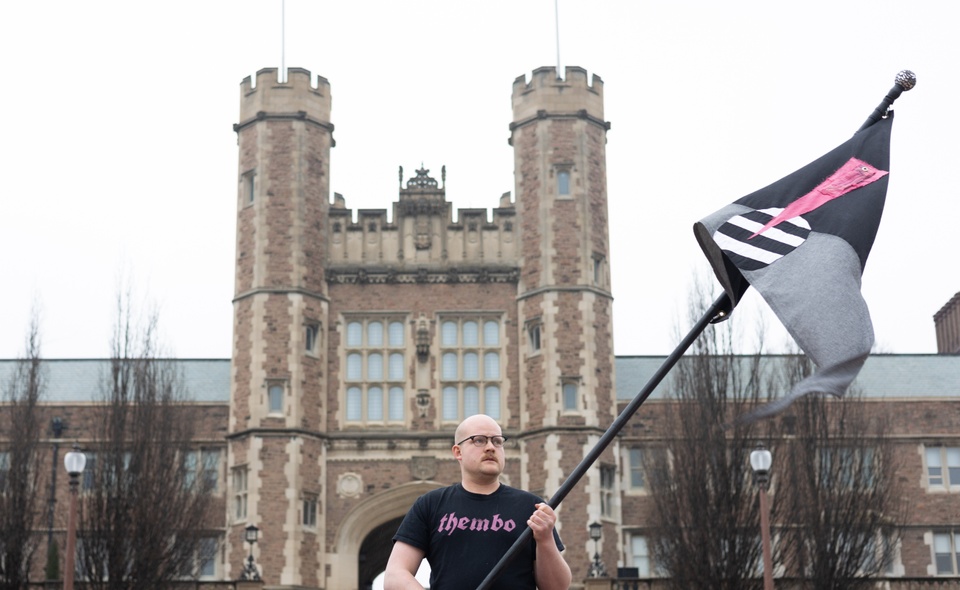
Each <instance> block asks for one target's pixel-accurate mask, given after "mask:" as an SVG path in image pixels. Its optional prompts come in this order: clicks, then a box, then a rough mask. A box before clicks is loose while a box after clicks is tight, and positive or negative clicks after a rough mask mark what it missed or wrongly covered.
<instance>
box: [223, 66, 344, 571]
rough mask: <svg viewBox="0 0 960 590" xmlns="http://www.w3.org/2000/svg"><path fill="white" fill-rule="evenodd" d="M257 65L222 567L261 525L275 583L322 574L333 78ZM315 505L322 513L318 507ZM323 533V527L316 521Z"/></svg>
mask: <svg viewBox="0 0 960 590" xmlns="http://www.w3.org/2000/svg"><path fill="white" fill-rule="evenodd" d="M277 73H278V72H277V70H276V69H274V68H268V69H263V70H260V71H259V72H257V75H256V86H254V85H252V84H251V80H250V78H249V77H247V78H246V79H244V80H243V82H242V84H241V95H240V122H239V123H238V124H236V125H235V126H234V130H235V131H236V133H237V137H238V145H239V177H238V183H239V187H238V191H237V251H236V256H237V258H236V286H235V296H234V300H233V304H234V328H233V331H234V332H233V357H232V363H233V364H232V385H231V415H230V424H229V434H228V438H229V441H230V442H229V451H228V468H229V473H228V478H229V479H228V483H229V490H230V497H229V498H228V506H229V508H228V512H229V514H228V516H229V518H228V529H227V535H226V551H227V559H226V563H227V566H226V569H227V571H226V572H225V574H226V576H227V577H228V578H237V577H238V576H239V575H240V572H239V571H236V570H235V569H234V568H237V567H239V564H241V563H243V558H244V557H245V556H246V551H247V548H248V546H247V545H245V544H244V541H243V532H244V529H245V528H246V527H247V526H248V525H250V524H253V525H256V526H257V527H259V528H260V540H259V542H258V543H257V544H256V546H255V548H254V550H255V554H254V555H255V556H256V557H257V563H258V564H259V565H260V567H261V568H262V570H263V572H264V581H265V582H266V583H267V584H268V585H271V586H277V585H283V586H312V587H318V586H319V585H320V584H319V583H318V581H317V576H318V575H321V574H319V572H318V570H319V569H320V568H319V565H320V563H321V561H322V558H321V556H322V555H323V553H324V552H325V550H326V549H325V547H324V546H323V536H322V535H316V534H313V535H310V534H308V533H307V532H305V530H306V529H304V527H302V526H300V525H301V524H302V523H304V522H307V521H310V519H313V521H316V520H317V519H318V518H320V519H321V522H319V523H317V522H314V526H315V527H316V528H320V527H322V526H323V525H322V514H323V510H322V508H320V509H319V510H318V502H319V501H320V500H319V499H320V498H322V497H323V490H322V489H320V487H321V485H322V481H323V480H322V477H321V472H320V469H321V467H320V466H321V465H322V461H321V457H322V454H323V445H322V442H321V440H320V433H322V431H323V429H324V421H323V420H322V419H321V416H322V415H323V412H324V405H325V403H324V402H325V399H326V398H325V393H324V372H325V367H326V359H325V356H326V352H325V348H324V343H323V335H324V329H325V326H327V323H328V322H327V314H328V300H327V287H326V282H325V280H324V267H323V260H324V257H325V248H326V243H327V241H326V237H325V231H326V230H325V228H326V218H327V215H328V209H329V203H328V195H329V174H328V170H329V168H328V167H329V161H330V148H331V146H332V145H333V143H334V142H333V137H332V132H333V125H331V123H330V85H329V84H328V83H327V81H326V80H325V79H323V78H322V77H317V80H316V84H315V85H313V84H312V81H313V80H312V76H311V74H310V72H309V71H307V70H303V69H298V68H291V69H290V70H289V71H288V77H287V80H286V81H283V82H279V81H278V76H277ZM318 514H319V515H320V516H318ZM320 530H322V528H320Z"/></svg>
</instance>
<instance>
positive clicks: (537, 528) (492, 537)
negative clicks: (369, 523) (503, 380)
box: [383, 414, 571, 590]
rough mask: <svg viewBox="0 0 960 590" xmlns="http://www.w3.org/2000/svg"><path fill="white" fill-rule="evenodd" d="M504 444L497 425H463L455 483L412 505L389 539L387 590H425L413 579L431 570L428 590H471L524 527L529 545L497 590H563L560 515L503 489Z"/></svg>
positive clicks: (487, 421)
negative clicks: (528, 532) (556, 527)
mask: <svg viewBox="0 0 960 590" xmlns="http://www.w3.org/2000/svg"><path fill="white" fill-rule="evenodd" d="M505 440H506V437H504V436H503V431H502V430H501V429H500V425H499V424H497V422H496V420H494V419H493V418H491V417H490V416H484V415H483V414H477V415H475V416H471V417H469V418H467V419H466V420H464V421H463V422H461V423H460V426H458V427H457V432H456V435H455V436H454V443H455V444H454V445H453V457H454V458H455V459H456V460H457V461H459V462H460V479H461V481H460V483H459V484H454V485H452V486H449V487H446V488H440V489H438V490H433V491H432V492H428V493H426V494H424V495H423V496H420V498H418V499H417V501H416V503H414V505H413V507H412V508H410V511H409V512H407V515H406V517H404V519H403V522H402V523H401V524H400V529H399V530H398V531H397V534H396V535H394V537H393V540H394V545H393V552H392V553H391V554H390V559H389V561H388V562H387V571H386V576H385V579H384V586H383V587H384V590H409V589H416V590H423V587H422V586H421V585H420V584H419V583H418V582H417V580H416V578H415V577H414V574H416V572H417V569H418V568H419V567H420V562H421V561H423V559H424V558H426V559H427V561H428V562H429V563H430V568H431V571H430V589H431V590H475V589H476V588H477V586H479V585H480V583H481V582H483V580H484V579H485V578H486V577H487V574H489V573H490V570H492V569H493V567H494V566H495V565H496V564H497V562H499V561H500V558H501V557H503V555H504V554H505V553H506V552H507V550H508V549H509V548H510V547H511V546H512V545H513V543H514V541H516V539H517V538H518V537H519V536H520V534H521V533H522V532H523V529H524V528H525V526H528V527H530V529H531V530H532V531H533V540H532V541H531V542H530V544H529V546H527V547H524V549H523V550H522V551H520V552H519V553H518V554H517V555H516V556H515V557H514V559H513V560H512V561H511V562H510V564H509V565H508V566H507V567H506V568H505V569H504V570H503V572H502V573H501V575H500V577H498V578H497V580H496V581H495V582H494V583H493V586H492V589H495V590H533V588H539V589H540V590H566V589H567V588H569V587H570V581H571V575H570V566H568V565H567V562H566V561H564V559H563V556H562V555H560V552H561V551H563V543H562V542H561V541H560V536H559V535H558V534H557V533H556V531H555V530H554V525H555V524H556V522H557V515H556V513H555V512H554V511H553V509H552V508H550V506H548V505H547V504H546V503H544V502H543V501H542V500H541V499H540V498H538V497H536V496H535V495H533V494H530V493H528V492H525V491H522V490H518V489H515V488H511V487H509V486H505V485H503V484H501V483H500V474H501V473H502V472H503V466H504V451H503V443H504V441H505Z"/></svg>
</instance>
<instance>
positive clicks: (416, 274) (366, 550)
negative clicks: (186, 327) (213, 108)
mask: <svg viewBox="0 0 960 590" xmlns="http://www.w3.org/2000/svg"><path fill="white" fill-rule="evenodd" d="M240 90H241V92H240V116H239V122H238V123H237V124H236V126H235V131H236V133H237V136H238V145H239V158H238V162H239V169H238V175H237V182H238V188H237V195H236V203H237V234H236V240H237V241H236V245H237V248H236V278H235V296H234V331H233V354H232V358H231V359H229V360H225V359H217V360H180V361H178V363H179V364H180V366H181V367H182V369H183V374H184V379H185V382H186V385H187V387H188V389H189V390H190V392H191V394H192V395H193V398H194V400H195V401H194V402H192V403H193V404H194V406H195V409H196V412H197V413H198V415H201V416H203V417H204V421H203V422H202V429H201V432H200V433H199V434H198V437H199V438H198V440H197V446H198V448H199V449H201V450H202V452H203V453H206V454H207V455H208V456H209V457H210V458H211V461H209V462H207V463H204V464H205V465H210V466H212V467H211V469H216V479H217V481H218V485H217V489H216V492H215V493H216V495H217V498H218V502H217V504H216V506H217V508H216V509H217V510H218V511H219V512H220V513H221V514H222V515H223V519H222V527H215V528H214V529H213V530H211V531H209V534H210V535H211V536H212V537H213V538H215V539H216V541H217V546H218V547H219V550H218V552H217V553H216V554H215V555H209V556H204V557H203V558H202V559H203V560H204V563H203V568H202V571H203V572H204V575H203V579H204V580H211V581H214V580H235V579H237V578H238V577H239V575H240V573H241V570H242V568H243V564H244V560H245V559H246V558H247V555H248V552H250V551H251V546H250V545H248V544H246V543H245V542H244V539H243V532H244V529H245V528H246V527H247V526H248V525H250V524H253V525H256V526H257V527H259V529H260V538H259V541H258V542H257V543H256V545H255V546H253V547H252V552H253V556H254V559H255V561H256V563H257V565H258V567H259V568H260V572H261V573H262V575H263V579H264V582H265V585H266V586H268V587H270V588H278V589H279V588H289V589H294V588H296V589H318V590H319V589H325V590H354V589H357V590H359V589H365V588H369V587H370V585H371V584H372V582H373V580H374V578H375V577H376V576H377V575H378V574H379V573H381V572H382V571H383V569H384V566H385V564H386V560H387V557H388V554H389V551H390V549H391V546H392V543H391V540H390V538H391V536H392V534H393V533H394V532H395V530H396V528H397V526H398V524H399V521H400V519H401V518H402V516H403V515H404V514H405V512H406V511H407V509H408V508H409V507H410V505H411V504H412V503H413V502H414V500H415V499H416V498H417V497H418V496H420V495H421V494H423V493H424V492H427V491H429V490H431V489H434V488H436V487H440V486H444V485H448V484H450V483H453V482H455V481H457V480H458V478H459V470H458V467H457V464H456V462H455V461H454V460H453V459H452V456H451V451H450V447H451V445H452V443H453V440H452V439H453V433H454V429H455V427H456V425H457V424H458V423H459V422H460V420H462V419H463V418H464V417H466V416H468V415H471V414H474V413H477V412H483V413H487V414H490V415H492V416H494V417H495V418H497V419H498V420H499V421H500V422H501V424H502V425H503V428H504V434H505V435H507V436H508V437H509V438H510V440H509V441H508V443H507V449H506V455H507V462H506V469H505V474H504V480H505V482H506V483H508V484H510V485H513V486H516V487H521V488H524V489H528V490H531V491H533V492H535V493H538V494H540V495H542V496H543V497H546V498H549V497H551V496H552V495H553V494H554V493H555V492H556V491H557V489H558V488H559V487H560V485H561V484H562V483H563V482H564V481H565V479H566V477H567V475H568V474H570V473H571V472H572V471H573V470H574V469H575V468H576V467H577V466H578V465H579V464H580V462H581V461H582V460H583V458H584V457H585V456H586V455H587V454H588V453H589V452H590V451H591V450H592V449H593V448H594V446H595V444H596V443H597V441H598V440H599V438H600V437H601V436H602V434H603V433H604V432H605V430H606V428H607V427H608V426H609V425H610V423H611V422H612V421H613V420H614V418H615V417H616V416H617V415H618V413H619V412H620V411H621V410H622V409H623V407H624V406H625V405H626V403H627V402H628V401H629V400H630V399H631V398H632V396H633V394H635V393H636V391H637V390H638V389H639V388H640V387H641V386H642V385H643V384H644V383H645V382H646V381H647V379H648V378H649V376H650V375H651V374H652V373H653V372H654V371H655V370H656V367H658V366H659V364H660V362H662V360H663V359H662V358H659V357H623V358H618V359H615V358H614V354H613V318H612V312H611V304H612V294H611V293H612V290H611V269H610V268H609V264H608V261H609V256H610V252H609V238H608V213H607V192H606V173H605V145H606V132H607V130H608V129H609V127H610V126H609V124H608V123H607V122H606V121H605V119H604V112H603V82H602V81H601V80H600V78H599V77H597V76H593V77H592V78H588V77H587V74H586V72H585V71H584V70H583V69H581V68H576V67H568V68H566V71H565V75H564V77H563V78H562V79H561V78H558V77H557V72H556V70H555V69H553V68H540V69H538V70H535V71H534V72H533V74H532V77H531V78H530V79H529V80H528V79H526V78H525V77H520V78H518V79H517V80H515V81H514V83H513V92H512V103H513V120H512V122H510V125H509V130H510V144H511V145H512V147H513V150H514V162H515V163H514V174H515V186H514V189H513V192H512V194H511V193H507V194H504V195H503V196H502V197H500V198H499V202H498V203H496V205H497V206H496V207H494V208H493V209H492V211H487V210H484V209H458V210H457V211H456V214H454V209H453V205H452V203H451V202H450V201H448V200H447V195H446V186H445V178H444V177H445V171H443V170H442V169H441V172H440V174H439V179H438V178H437V176H438V175H437V173H436V172H433V173H432V174H431V171H430V170H427V169H423V168H422V169H420V170H416V171H414V172H413V173H411V174H407V175H404V173H403V171H402V170H401V172H400V181H401V186H400V187H399V190H398V197H397V200H396V201H395V202H394V203H392V211H391V215H387V210H386V209H360V210H356V211H354V210H351V209H348V208H347V203H346V200H345V199H344V198H343V197H341V196H340V195H337V194H334V195H333V198H332V199H331V198H330V186H329V165H330V150H331V148H332V147H333V146H334V145H335V144H334V138H333V130H334V125H333V119H332V116H331V87H330V84H329V83H328V82H327V81H326V80H325V79H323V78H321V77H314V76H313V75H311V73H310V72H308V71H306V70H302V69H291V70H289V72H288V75H287V76H286V81H285V82H278V72H277V70H275V69H265V70H261V71H260V72H258V73H257V74H256V78H255V79H250V78H247V79H245V80H243V82H242V83H241V88H240ZM47 366H48V369H47V370H48V371H49V380H48V397H47V401H46V402H45V404H44V406H43V419H44V421H45V423H51V422H52V420H53V419H54V418H58V419H60V423H61V425H66V430H64V431H62V432H48V433H47V437H48V438H46V439H45V441H44V443H45V444H47V445H49V447H50V448H51V451H52V452H51V453H49V457H50V459H49V460H50V461H52V462H53V463H52V464H48V465H47V469H48V470H49V469H50V468H51V467H53V468H54V469H53V471H56V467H57V463H56V462H57V461H58V460H59V459H58V456H57V453H58V452H61V451H62V449H60V447H61V446H64V445H66V444H67V443H68V442H70V443H72V442H74V441H78V442H79V443H80V444H81V445H82V444H83V443H84V441H85V440H86V441H89V432H88V430H89V427H90V425H89V420H90V418H89V415H90V407H91V403H92V402H93V401H94V400H96V399H98V395H97V388H98V385H99V376H100V375H101V374H102V372H103V371H104V370H105V367H106V366H107V361H103V360H89V361H70V360H54V361H49V362H48V363H47ZM12 367H13V362H12V361H0V379H4V380H5V379H6V378H7V376H9V374H10V372H11V371H12ZM615 374H616V375H617V380H616V381H615V379H614V375H615ZM859 383H861V384H862V385H863V387H864V389H865V392H866V394H867V395H868V396H872V397H873V398H875V400H876V401H877V402H878V403H877V408H881V409H882V410H878V411H890V412H895V413H896V415H897V416H899V417H901V423H900V426H899V430H898V436H900V437H901V439H902V441H901V442H902V449H903V452H904V453H905V454H906V455H907V456H910V457H912V458H913V466H912V468H911V472H910V473H909V474H905V477H908V478H909V479H910V481H912V482H914V483H915V484H916V485H915V486H913V488H911V489H912V492H911V493H912V494H914V495H915V496H914V498H915V500H916V503H917V505H918V506H921V507H923V506H926V507H929V509H928V510H926V511H925V512H924V513H923V515H921V516H918V517H917V519H916V520H915V521H913V522H911V523H904V524H905V526H908V527H910V530H911V531H912V536H911V537H910V539H911V541H910V544H909V545H908V544H906V543H905V544H904V550H903V552H902V555H901V557H900V558H899V559H900V562H899V564H900V566H901V569H900V570H897V572H896V573H895V575H896V576H897V577H899V578H900V579H903V580H906V578H907V577H918V578H924V577H931V578H932V577H939V578H940V579H941V580H947V579H950V576H949V575H948V573H947V572H945V571H944V572H940V571H938V569H937V564H938V563H940V562H942V556H940V555H939V554H938V552H937V547H939V545H938V544H939V543H941V542H942V539H947V538H949V541H950V543H953V544H952V545H950V548H951V550H952V551H954V553H953V555H954V556H953V557H952V558H951V559H952V560H953V561H952V562H951V563H952V567H953V568H954V569H953V571H952V575H954V576H955V575H957V574H958V573H960V571H958V570H957V568H958V567H960V564H957V558H956V554H957V553H958V552H957V549H958V547H957V546H956V541H955V540H954V535H960V524H958V523H960V520H958V518H960V516H958V515H960V495H957V491H958V490H960V463H958V464H954V463H953V462H952V461H954V459H953V458H954V457H955V456H957V457H960V436H958V435H957V434H956V433H955V432H952V431H951V426H952V425H955V424H956V423H957V418H960V416H958V412H960V398H958V397H957V396H958V393H960V392H958V391H957V384H958V383H960V363H958V362H957V358H956V357H950V356H943V355H941V356H938V357H931V356H910V355H894V356H889V357H879V358H877V359H873V358H872V359H871V360H870V362H868V364H867V367H866V368H865V369H864V372H863V373H862V375H861V378H860V380H859ZM661 387H662V388H666V387H668V384H666V383H665V384H664V385H663V386H661ZM888 402H889V403H888ZM665 403H669V402H668V401H667V400H666V399H664V398H663V394H662V392H659V393H657V394H655V395H654V397H653V398H652V399H651V400H650V402H649V406H645V407H644V408H643V409H641V413H640V415H639V416H638V417H637V418H635V420H634V422H632V423H631V425H630V428H628V429H627V430H626V431H625V432H624V434H623V436H622V437H619V439H618V440H617V441H615V442H614V443H613V444H612V445H611V446H610V447H609V448H608V449H607V450H606V451H605V452H604V453H603V455H602V456H601V457H600V458H599V460H598V461H597V462H596V463H595V464H593V465H592V466H591V467H590V469H589V470H587V472H586V475H585V476H584V478H583V479H582V480H581V481H580V483H579V484H578V485H577V486H576V487H575V488H574V489H573V490H572V491H571V492H570V493H569V495H567V496H566V498H565V499H564V501H563V504H562V505H561V508H560V523H559V531H560V534H561V535H562V537H563V540H564V543H565V545H566V547H567V549H566V552H565V553H564V555H565V558H566V559H567V561H568V562H569V564H570V566H571V569H572V571H573V580H574V587H576V588H582V587H584V585H585V584H587V581H588V569H589V567H590V565H591V562H592V561H593V557H594V552H595V551H596V552H597V553H598V556H599V558H600V559H601V561H602V562H603V563H604V564H605V565H606V568H607V570H608V572H610V574H615V573H616V571H617V569H618V568H620V567H626V568H632V567H637V568H638V573H640V574H650V575H651V576H653V575H654V574H655V568H653V569H651V568H650V567H649V560H648V561H647V562H646V563H647V569H646V570H643V567H642V564H643V563H644V561H643V560H644V559H645V558H648V557H649V555H647V556H644V555H643V554H642V551H641V548H642V547H643V542H642V539H643V538H644V529H645V526H646V525H645V523H644V521H643V517H642V514H643V511H644V510H645V508H644V502H646V497H645V492H644V490H643V489H638V488H637V487H636V486H634V485H632V483H631V481H632V480H631V479H630V474H631V472H632V470H633V469H634V467H635V466H632V465H631V461H632V460H633V458H634V457H635V455H634V453H632V450H634V449H636V448H640V447H642V446H643V445H644V444H648V443H649V442H651V440H654V439H655V435H651V434H650V431H649V430H644V428H645V426H644V425H645V424H649V421H650V420H651V416H653V417H655V416H656V415H657V412H659V411H662V410H661V409H658V407H662V405H663V404H665ZM953 430H955V429H953ZM930 449H942V453H941V455H939V457H940V458H941V459H942V463H943V465H942V469H943V470H944V472H945V473H947V474H948V476H947V477H946V478H944V479H942V481H941V482H940V483H939V484H936V483H931V482H933V479H931V478H932V476H931V475H930V474H931V471H930V470H931V469H932V468H933V467H934V466H933V465H932V464H931V463H930V462H929V461H932V460H933V459H932V458H933V457H934V453H932V451H930ZM61 454H62V452H61ZM0 465H2V461H0ZM48 472H49V471H48ZM954 476H956V478H957V481H956V483H954V482H953V481H952V479H951V478H952V477H954ZM65 479H66V478H65V477H62V476H61V478H60V479H58V480H55V481H50V480H47V481H46V483H45V485H49V486H51V488H52V497H53V499H54V502H52V503H51V504H50V506H51V518H50V521H49V522H50V526H49V531H45V532H48V533H49V534H50V535H51V536H60V535H63V531H64V525H65V523H66V517H65V507H66V505H67V502H66V501H65V498H66V494H67V487H66V482H65ZM594 522H597V523H600V524H601V525H602V537H601V539H600V540H599V541H597V542H595V541H593V540H591V539H590V537H589V533H588V531H589V525H590V524H591V523H594ZM956 538H957V539H960V536H958V537H956ZM61 546H62V544H61ZM198 559H199V557H198ZM938 559H939V560H940V561H939V562H938ZM38 561H39V562H41V563H42V561H43V560H42V559H40V560H38ZM639 577H640V578H645V577H646V576H645V575H640V576H639ZM601 583H602V584H603V583H605V584H607V585H606V586H605V587H610V584H611V583H612V582H611V581H610V580H606V581H601ZM650 583H651V584H655V582H650ZM891 587H893V586H891Z"/></svg>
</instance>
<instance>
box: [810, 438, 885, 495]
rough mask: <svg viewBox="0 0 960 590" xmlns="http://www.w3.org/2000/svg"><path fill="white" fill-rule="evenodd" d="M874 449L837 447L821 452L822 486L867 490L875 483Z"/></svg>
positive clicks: (826, 487)
mask: <svg viewBox="0 0 960 590" xmlns="http://www.w3.org/2000/svg"><path fill="white" fill-rule="evenodd" d="M875 462H876V456H875V453H874V450H873V449H872V448H863V449H861V448H852V447H837V448H827V449H821V451H820V485H821V486H823V487H824V488H825V489H830V488H839V489H847V490H850V489H866V488H869V487H872V485H873V481H874V469H875Z"/></svg>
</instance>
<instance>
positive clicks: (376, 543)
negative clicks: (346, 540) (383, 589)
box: [357, 517, 403, 590]
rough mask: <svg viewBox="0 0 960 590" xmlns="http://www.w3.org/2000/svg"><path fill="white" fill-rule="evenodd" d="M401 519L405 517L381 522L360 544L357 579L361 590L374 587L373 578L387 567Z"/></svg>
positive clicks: (368, 589)
mask: <svg viewBox="0 0 960 590" xmlns="http://www.w3.org/2000/svg"><path fill="white" fill-rule="evenodd" d="M401 520H403V517H400V518H395V519H393V520H388V521H387V522H385V523H383V524H381V525H380V526H378V527H377V528H375V529H373V530H372V531H370V534H368V535H367V536H366V538H364V540H363V543H361V544H360V555H359V559H358V562H359V563H358V564H357V567H358V568H359V571H358V576H357V580H359V582H360V590H370V589H371V588H373V579H374V578H376V577H377V576H378V575H380V572H382V571H383V570H385V569H387V559H389V557H390V551H391V550H392V549H393V535H394V534H395V533H396V532H397V529H398V528H399V527H400V521H401Z"/></svg>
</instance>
